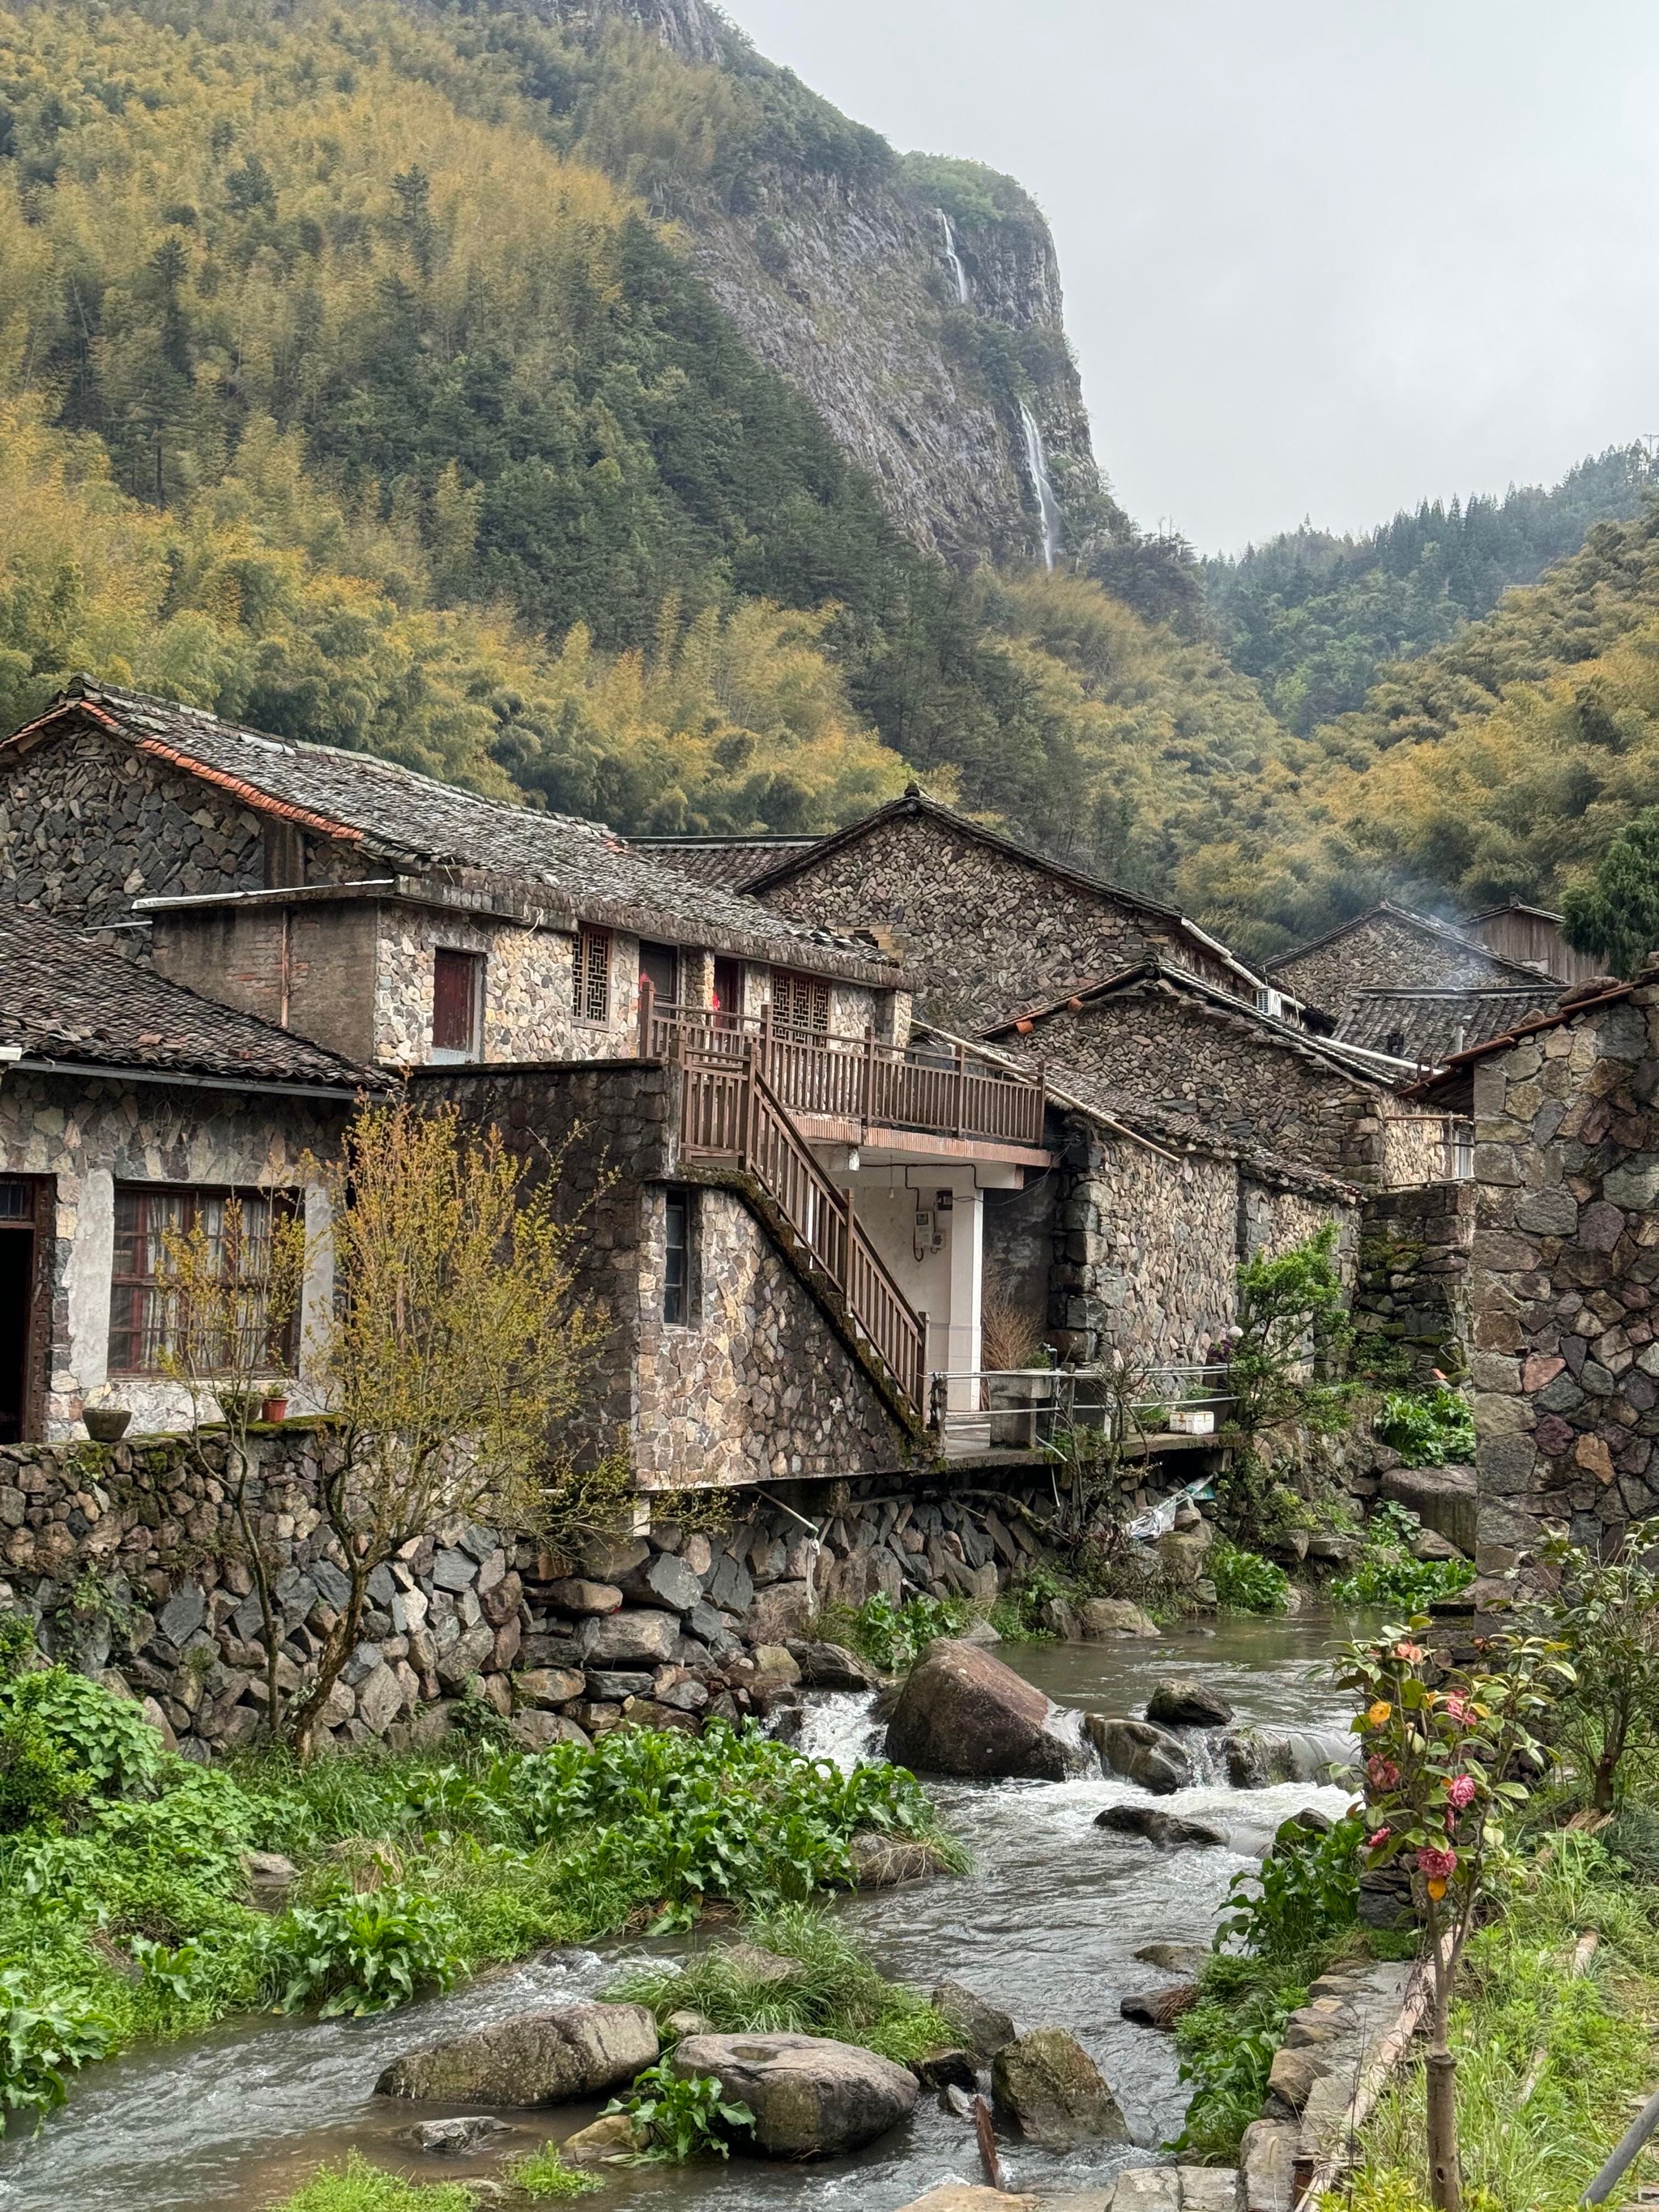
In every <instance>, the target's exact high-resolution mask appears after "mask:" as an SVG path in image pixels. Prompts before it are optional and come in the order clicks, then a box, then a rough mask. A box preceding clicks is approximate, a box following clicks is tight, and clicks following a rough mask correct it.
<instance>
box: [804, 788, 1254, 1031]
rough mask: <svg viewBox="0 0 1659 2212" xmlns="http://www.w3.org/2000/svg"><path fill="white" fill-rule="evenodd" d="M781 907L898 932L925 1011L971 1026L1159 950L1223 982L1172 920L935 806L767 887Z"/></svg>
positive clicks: (831, 922)
mask: <svg viewBox="0 0 1659 2212" xmlns="http://www.w3.org/2000/svg"><path fill="white" fill-rule="evenodd" d="M765 902H766V904H767V905H768V906H769V907H771V908H774V909H775V911H776V912H777V913H779V914H783V915H790V916H792V917H793V919H794V920H796V921H806V922H811V923H814V924H816V925H817V926H818V927H822V928H827V929H840V930H848V929H873V930H878V931H881V932H887V933H890V934H891V937H892V939H893V941H894V943H895V945H896V946H897V947H898V948H899V949H900V950H901V951H902V952H903V955H904V960H905V965H906V968H907V969H908V970H909V971H910V973H911V975H912V977H913V978H914V981H915V989H916V1000H917V1006H918V1008H919V1010H920V1011H921V1012H923V1013H925V1014H927V1016H929V1017H931V1018H933V1020H935V1021H939V1022H942V1023H944V1024H945V1025H946V1026H947V1027H952V1028H956V1029H957V1030H966V1031H967V1032H969V1034H973V1033H975V1032H976V1031H977V1030H981V1029H985V1028H987V1027H988V1026H989V1025H990V1024H992V1023H993V1022H995V1021H998V1020H1000V1018H1002V1017H1003V1016H1004V1015H1006V1014H1008V1013H1011V1012H1013V1011H1014V1010H1015V1009H1016V1008H1018V1007H1024V1006H1033V1005H1040V1004H1041V1003H1042V1002H1043V1001H1044V1000H1048V999H1051V998H1054V997H1057V996H1058V995H1059V994H1060V992H1061V991H1062V990H1064V989H1065V988H1066V987H1067V986H1069V985H1071V984H1073V983H1076V982H1078V981H1081V980H1084V979H1091V980H1098V979H1100V978H1101V977H1103V976H1105V975H1114V974H1115V973H1116V972H1117V971H1118V970H1119V969H1123V968H1127V967H1132V966H1133V964H1134V963H1136V962H1137V961H1139V960H1143V959H1145V958H1146V957H1147V955H1148V954H1149V953H1151V952H1161V953H1163V954H1164V956H1165V957H1167V958H1169V959H1170V960H1172V961H1176V962H1179V963H1181V964H1182V966H1185V967H1188V968H1195V969H1199V970H1200V972H1202V973H1205V974H1206V975H1208V976H1209V979H1210V980H1211V981H1214V982H1222V983H1225V981H1227V978H1228V975H1229V972H1230V971H1229V970H1227V969H1225V967H1224V965H1223V963H1221V962H1220V961H1208V960H1207V959H1206V956H1205V955H1203V954H1202V953H1200V952H1199V951H1197V950H1196V948H1194V946H1193V945H1191V944H1190V942H1189V941H1188V939H1184V938H1183V937H1182V936H1181V935H1180V934H1179V933H1176V932H1175V931H1174V929H1173V927H1172V925H1171V924H1170V922H1169V921H1167V919H1166V918H1165V917H1164V916H1162V915H1158V913H1157V912H1156V911H1153V910H1152V909H1149V908H1144V907H1139V906H1137V905H1136V904H1135V902H1133V900H1132V899H1130V898H1128V897H1127V896H1124V897H1122V898H1114V897H1113V896H1112V895H1111V894H1110V893H1109V891H1107V890H1097V891H1095V890H1086V889H1085V887H1084V886H1083V885H1082V884H1077V883H1073V882H1070V881H1068V880H1067V879H1066V878H1064V877H1060V876H1056V875H1054V873H1052V872H1050V871H1049V870H1048V869H1046V868H1044V867H1042V866H1041V865H1040V863H1038V862H1036V861H1035V860H1030V861H1028V860H1021V859H1019V858H1018V855H1016V854H1010V853H1004V852H1000V851H999V850H998V849H997V848H995V847H994V846H987V845H986V844H983V843H982V842H981V841H980V840H979V839H978V838H976V837H972V836H968V835H966V834H965V833H963V832H960V831H956V830H953V829H951V827H950V826H949V825H948V824H947V823H941V822H939V821H937V820H936V819H935V818H934V817H932V816H931V815H926V814H920V813H918V814H902V815H897V816H895V817H892V818H891V819H890V820H889V821H886V822H884V823H880V824H879V825H878V827H877V828H875V829H872V830H870V831H868V832H867V833H866V835H865V836H861V837H860V838H858V839H857V840H856V841H855V842H854V843H852V844H849V845H846V846H843V847H842V848H840V849H839V850H838V851H836V852H833V853H830V854H826V855H825V856H824V858H823V860H820V861H818V862H817V863H816V864H814V865H813V866H811V867H808V868H806V869H804V870H802V871H801V872H799V873H798V874H796V875H793V876H791V877H790V878H788V879H787V882H784V883H781V884H779V885H778V886H777V887H776V889H775V890H769V891H768V892H767V893H766V894H765Z"/></svg>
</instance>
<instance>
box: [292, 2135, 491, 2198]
mask: <svg viewBox="0 0 1659 2212" xmlns="http://www.w3.org/2000/svg"><path fill="white" fill-rule="evenodd" d="M476 2204H477V2198H476V2197H474V2196H473V2193H472V2191H471V2190H470V2189H469V2188H468V2187H467V2186H466V2184H465V2182H463V2181H427V2182H420V2181H405V2180H404V2178H403V2176H402V2175H401V2174H397V2173H388V2172H386V2168H385V2167H384V2166H371V2165H370V2164H369V2162H368V2160H367V2159H366V2158H365V2157H364V2156H363V2154H362V2152H361V2151H355V2150H354V2151H348V2152H347V2154H346V2161H345V2164H344V2165H343V2166H319V2167H318V2169H317V2171H316V2172H315V2173H314V2174H313V2176H312V2177H311V2179H310V2180H309V2181H307V2182H305V2183H304V2184H302V2185H301V2187H300V2188H298V2189H296V2190H295V2191H294V2194H293V2195H292V2196H291V2197H283V2201H282V2203H280V2204H278V2205H275V2206H273V2207H272V2212H474V2207H475V2206H476Z"/></svg>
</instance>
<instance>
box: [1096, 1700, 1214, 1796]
mask: <svg viewBox="0 0 1659 2212" xmlns="http://www.w3.org/2000/svg"><path fill="white" fill-rule="evenodd" d="M1083 1726H1084V1729H1085V1733H1086V1735H1088V1738H1089V1741H1090V1742H1091V1743H1092V1744H1093V1746H1094V1747H1095V1749H1096V1750H1097V1752H1098V1753H1100V1762H1101V1765H1103V1767H1104V1768H1105V1769H1106V1771H1107V1772H1108V1773H1109V1774H1121V1776H1122V1777H1123V1778H1124V1780H1125V1781H1126V1782H1133V1784H1134V1785H1135V1787H1136V1788H1137V1789H1138V1790H1149V1791H1150V1792H1151V1793H1152V1796H1154V1797H1168V1796H1170V1795H1171V1794H1172V1793H1173V1792H1174V1791H1175V1790H1185V1789H1187V1788H1188V1786H1189V1784H1191V1782H1192V1779H1193V1762H1192V1760H1191V1759H1189V1758H1188V1754H1187V1747H1186V1745H1185V1744H1184V1743H1182V1741H1181V1738H1180V1737H1179V1736H1178V1735H1170V1732H1169V1730H1168V1729H1161V1728H1154V1727H1153V1725H1152V1723H1151V1721H1126V1720H1118V1719H1116V1718H1115V1717H1113V1715H1111V1714H1110V1713H1085V1715H1084V1717H1083Z"/></svg>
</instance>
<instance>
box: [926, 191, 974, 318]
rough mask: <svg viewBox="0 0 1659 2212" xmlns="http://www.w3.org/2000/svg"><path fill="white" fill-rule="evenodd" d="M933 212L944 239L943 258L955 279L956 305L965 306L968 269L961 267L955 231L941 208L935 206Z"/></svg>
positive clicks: (966, 303)
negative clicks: (937, 218) (937, 219)
mask: <svg viewBox="0 0 1659 2212" xmlns="http://www.w3.org/2000/svg"><path fill="white" fill-rule="evenodd" d="M933 213H934V214H935V215H936V216H938V217H939V231H940V234H941V235H942V236H943V238H944V240H945V260H946V261H947V262H948V263H949V264H950V269H951V276H952V277H953V278H954V279H955V280H956V287H957V306H958V307H966V306H967V305H968V271H967V270H965V269H964V268H963V265H962V256H961V254H960V253H959V252H957V234H956V232H955V231H954V230H953V229H952V228H951V218H950V216H948V215H946V214H945V210H944V209H943V208H935V209H934V210H933Z"/></svg>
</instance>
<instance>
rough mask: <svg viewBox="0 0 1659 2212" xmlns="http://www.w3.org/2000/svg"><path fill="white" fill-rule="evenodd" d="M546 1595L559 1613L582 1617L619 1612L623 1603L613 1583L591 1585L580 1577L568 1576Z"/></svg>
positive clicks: (555, 1584)
mask: <svg viewBox="0 0 1659 2212" xmlns="http://www.w3.org/2000/svg"><path fill="white" fill-rule="evenodd" d="M548 1595H549V1597H550V1599H551V1600H552V1601H553V1603H554V1604H555V1605H556V1606H557V1607H558V1608H559V1610H560V1612H561V1613H581V1614H583V1615H588V1614H592V1613H617V1612H619V1611H620V1610H621V1607H622V1601H623V1594H622V1592H621V1591H620V1590H619V1589H617V1585H616V1584H615V1583H591V1582H587V1581H585V1580H584V1579H583V1577H581V1576H580V1575H571V1576H568V1577H566V1579H565V1580H564V1581H563V1582H557V1583H554V1584H553V1585H552V1587H551V1588H550V1589H549V1591H548Z"/></svg>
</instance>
